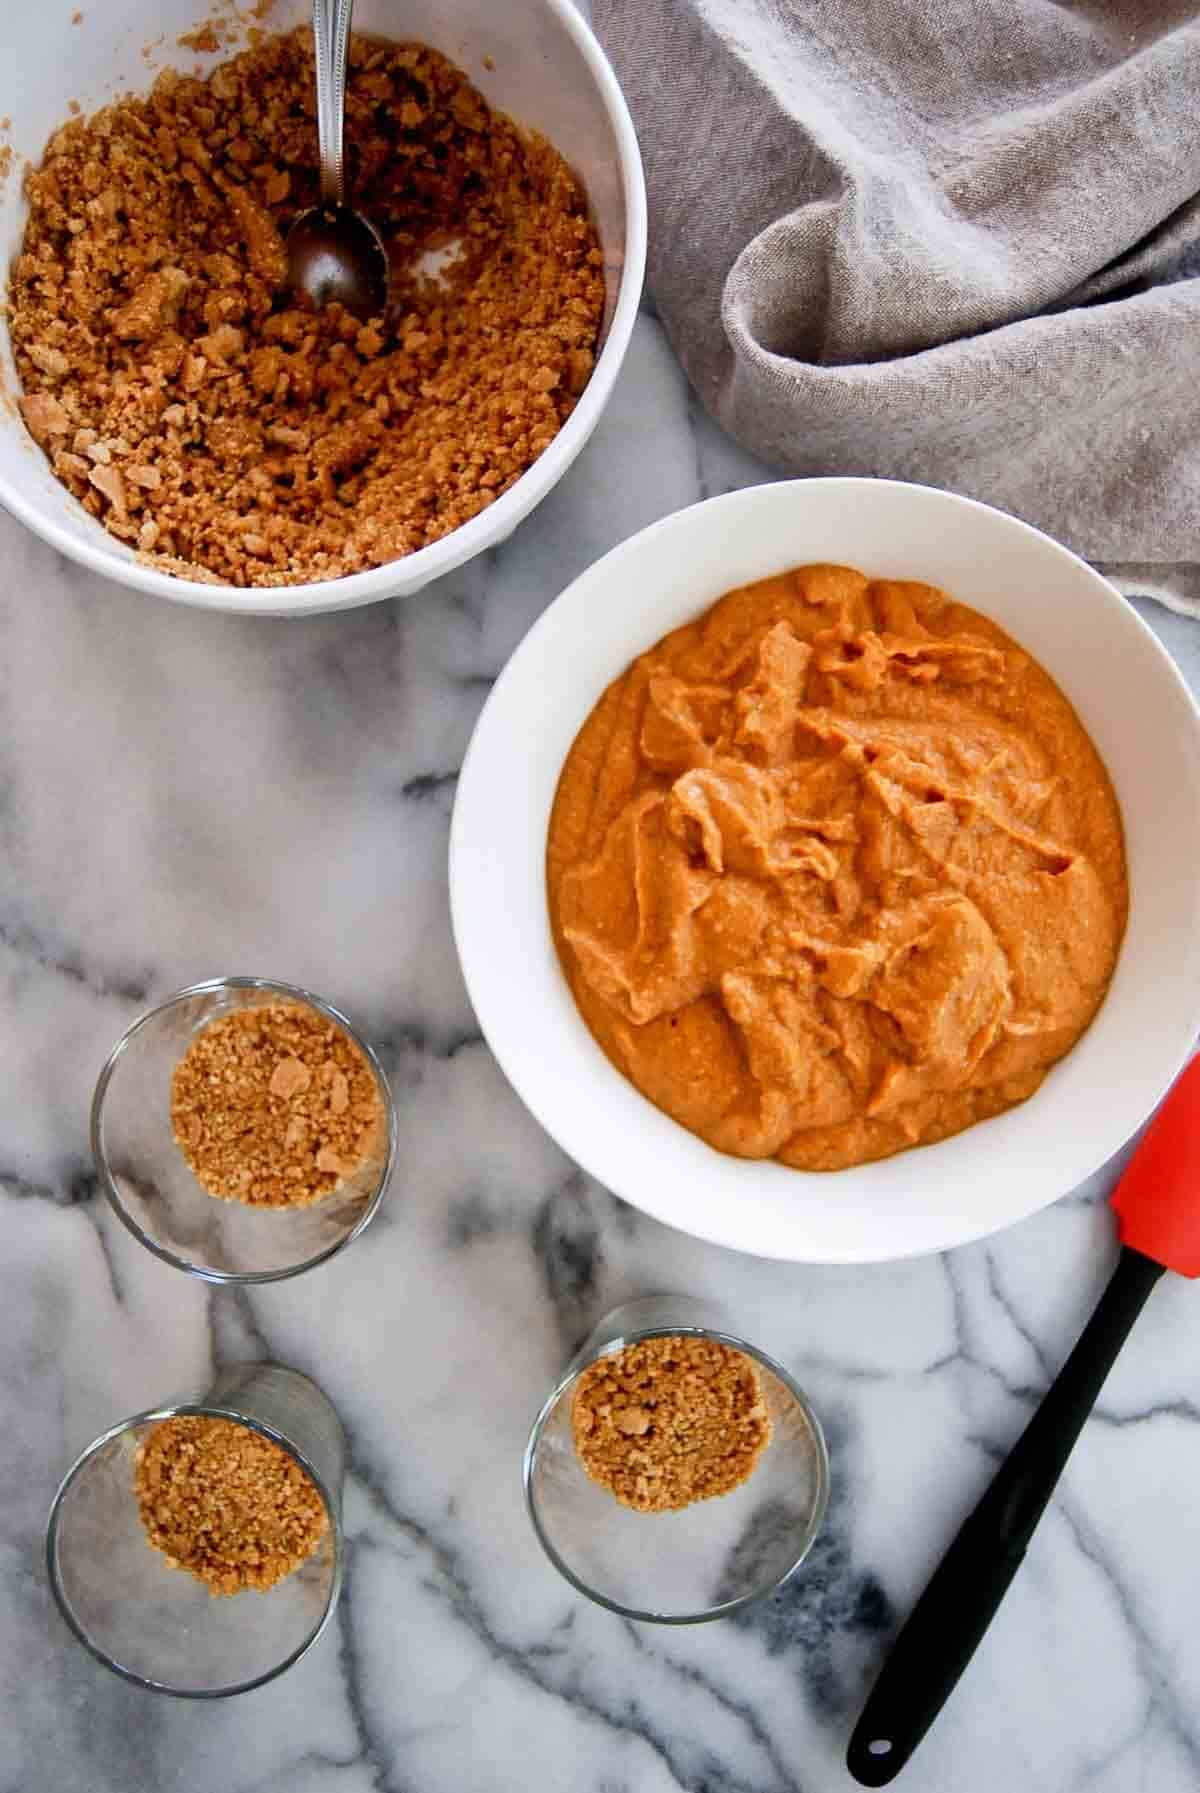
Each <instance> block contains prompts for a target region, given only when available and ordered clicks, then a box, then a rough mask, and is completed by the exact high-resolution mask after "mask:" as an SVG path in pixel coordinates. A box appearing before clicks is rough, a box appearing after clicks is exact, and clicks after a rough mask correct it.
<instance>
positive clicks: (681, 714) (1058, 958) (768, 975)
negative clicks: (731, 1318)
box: [547, 566, 1128, 1170]
mask: <svg viewBox="0 0 1200 1793" xmlns="http://www.w3.org/2000/svg"><path fill="white" fill-rule="evenodd" d="M547 874H548V889H549V900H550V911H551V917H552V921H553V926H554V933H555V939H556V941H557V945H558V950H559V954H560V956H561V959H562V963H563V968H564V970H565V972H566V975H567V979H568V981H569V983H570V986H571V989H572V992H573V993H574V997H575V1000H576V1002H577V1003H578V1005H579V1008H580V1010H581V1011H582V1014H583V1016H584V1019H585V1020H586V1021H587V1024H588V1026H589V1027H590V1028H591V1030H592V1033H593V1034H594V1035H595V1037H596V1039H597V1040H598V1042H599V1043H600V1045H601V1046H602V1047H603V1049H604V1051H605V1052H606V1053H607V1054H608V1056H609V1058H610V1059H611V1060H612V1061H613V1063H614V1064H615V1065H616V1066H617V1068H618V1069H619V1070H620V1071H622V1072H623V1073H624V1074H625V1076H626V1077H628V1078H629V1079H630V1080H631V1082H633V1083H634V1084H636V1085H637V1087H638V1089H639V1090H641V1091H642V1093H643V1094H644V1095H646V1096H648V1097H649V1099H650V1100H651V1101H652V1102H654V1103H655V1104H656V1105H657V1106H658V1107H659V1108H661V1109H663V1110H664V1111H665V1113H667V1114H669V1115H671V1116H673V1117H674V1119H675V1120H677V1121H679V1122H680V1123H681V1124H682V1125H683V1126H684V1127H688V1128H690V1129H691V1131H692V1132H693V1133H698V1134H699V1135H700V1137H701V1138H702V1139H705V1140H707V1141H708V1143H709V1144H710V1145H712V1146H715V1147H716V1148H717V1150H718V1151H721V1152H730V1153H733V1154H735V1155H737V1156H739V1157H743V1158H778V1159H779V1160H780V1161H781V1162H782V1163H783V1164H787V1165H792V1166H795V1167H796V1168H798V1169H802V1170H840V1169H843V1168H845V1167H846V1166H847V1165H852V1164H861V1163H864V1162H865V1161H867V1160H869V1159H875V1158H884V1157H887V1156H888V1155H889V1154H891V1153H893V1152H899V1151H903V1150H904V1149H905V1148H906V1147H909V1146H915V1145H923V1144H928V1143H930V1142H932V1141H934V1140H938V1139H944V1138H946V1137H947V1136H948V1135H949V1134H952V1133H958V1132H959V1131H961V1129H962V1128H964V1127H969V1126H971V1125H973V1123H974V1122H976V1121H980V1120H984V1119H986V1118H987V1117H988V1116H990V1115H995V1114H999V1113H1000V1112H1001V1111H1002V1110H1003V1109H1006V1108H1010V1107H1012V1106H1013V1105H1014V1104H1015V1103H1018V1102H1023V1101H1024V1100H1025V1099H1026V1098H1027V1097H1028V1096H1031V1095H1032V1094H1033V1092H1034V1091H1035V1090H1036V1089H1037V1087H1038V1085H1039V1084H1040V1083H1041V1081H1042V1079H1043V1077H1044V1076H1045V1075H1046V1072H1047V1070H1048V1069H1049V1068H1050V1066H1051V1065H1053V1064H1054V1063H1055V1061H1056V1060H1057V1059H1060V1058H1061V1057H1062V1056H1063V1054H1064V1053H1065V1052H1068V1051H1069V1050H1070V1049H1071V1047H1072V1046H1073V1045H1074V1044H1075V1042H1076V1041H1077V1040H1078V1038H1079V1036H1080V1035H1081V1034H1082V1033H1083V1031H1084V1029H1085V1028H1086V1027H1087V1025H1088V1023H1089V1022H1090V1021H1091V1019H1092V1017H1093V1016H1094V1014H1095V1013H1096V1010H1097V1009H1098V1007H1099V1006H1100V1003H1101V1001H1102V1000H1103V997H1104V993H1105V990H1106V988H1107V986H1108V982H1109V979H1110V977H1111V975H1112V970H1113V966H1114V964H1115V962H1116V957H1117V950H1118V947H1119V946H1120V942H1121V936H1122V934H1123V932H1124V928H1125V917H1126V911H1127V906H1128V893H1127V884H1126V874H1125V854H1124V842H1123V835H1122V828H1121V816H1120V811H1119V809H1118V807H1117V801H1116V797H1115V795H1114V793H1113V788H1112V784H1111V782H1110V781H1109V777H1108V774H1107V772H1106V771H1105V769H1104V766H1103V764H1102V763H1101V760H1100V757H1099V755H1098V754H1097V752H1096V749H1095V748H1094V747H1093V745H1092V743H1091V741H1090V740H1089V738H1088V736H1087V735H1086V734H1085V732H1084V730H1083V728H1082V726H1081V725H1080V722H1079V719H1078V717H1077V716H1076V715H1075V712H1074V711H1073V710H1072V708H1071V706H1070V704H1069V703H1068V702H1067V700H1066V698H1065V697H1064V696H1063V694H1062V692H1061V691H1060V690H1059V689H1058V687H1057V685H1055V684H1054V682H1053V680H1052V679H1051V678H1050V677H1049V675H1048V674H1047V673H1046V672H1044V671H1043V670H1042V668H1041V667H1040V666H1039V665H1038V664H1037V662H1036V661H1035V660H1033V659H1031V658H1030V656H1029V655H1028V654H1027V653H1025V652H1024V651H1023V650H1022V649H1021V648H1020V647H1018V646H1017V644H1016V643H1015V642H1014V641H1013V640H1011V638H1010V637H1009V636H1007V635H1006V634H1004V632H1003V631H1002V630H1000V629H999V628H997V627H996V625H995V624H994V623H991V622H989V621H988V620H987V618H986V617H984V616H981V615H979V614H978V612H976V611H974V610H970V609H967V608H966V607H965V606H964V605H962V604H956V603H955V602H954V601H953V599H951V598H950V597H948V596H947V595H946V594H945V593H944V592H941V591H938V590H936V589H935V588H934V587H932V586H928V585H917V584H911V583H904V582H900V581H895V580H889V579H875V580H871V579H867V578H865V577H864V576H863V575H862V574H861V573H857V572H854V571H853V570H852V569H851V568H849V567H837V566H808V567H800V568H798V569H797V570H795V571H793V572H789V573H785V574H782V575H780V576H779V577H777V578H772V579H766V580H763V581H762V582H761V583H759V584H757V585H752V586H747V587H745V588H744V589H741V590H737V591H731V592H729V593H727V594H726V596H725V597H723V598H721V599H720V600H719V602H718V603H717V604H715V605H714V606H713V608H712V609H711V610H709V611H708V612H707V613H706V614H705V615H704V616H702V617H701V618H700V619H699V621H697V622H694V623H690V624H688V625H687V626H686V627H685V628H682V629H677V630H676V631H675V632H674V634H671V635H668V636H667V637H666V638H665V640H663V641H661V642H659V644H658V645H657V647H654V648H651V650H650V651H649V652H648V653H646V654H643V655H641V657H640V658H639V659H637V660H635V661H634V663H633V665H632V666H631V667H630V668H629V669H628V671H627V672H626V673H625V674H624V675H623V677H621V678H619V679H618V680H617V681H616V683H615V684H613V685H611V686H610V687H609V689H608V690H607V691H606V692H605V694H604V696H603V697H602V698H601V700H600V702H599V703H598V704H597V706H596V708H595V709H594V710H593V711H592V713H591V715H590V716H589V717H588V720H587V721H586V723H585V724H584V726H583V728H582V729H581V731H580V733H579V735H578V737H577V738H576V740H575V743H574V745H573V747H572V749H571V752H570V754H569V755H568V757H567V761H566V764H565V766H564V768H563V772H562V777H561V779H560V781H559V786H558V794H557V797H556V799H555V804H554V811H553V815H552V817H551V822H550V835H549V843H548V853H547Z"/></svg>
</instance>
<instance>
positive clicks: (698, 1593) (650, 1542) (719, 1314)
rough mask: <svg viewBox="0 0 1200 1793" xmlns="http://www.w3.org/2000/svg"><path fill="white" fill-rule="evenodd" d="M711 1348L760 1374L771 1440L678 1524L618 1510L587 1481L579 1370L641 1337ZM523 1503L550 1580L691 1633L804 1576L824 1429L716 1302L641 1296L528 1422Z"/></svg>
mask: <svg viewBox="0 0 1200 1793" xmlns="http://www.w3.org/2000/svg"><path fill="white" fill-rule="evenodd" d="M681 1336H682V1337H685V1338H687V1337H696V1338H706V1339H716V1340H718V1341H719V1342H720V1343H721V1344H724V1345H729V1346H731V1347H732V1348H733V1349H734V1350H735V1351H742V1352H744V1353H745V1355H746V1356H747V1357H749V1358H752V1359H753V1361H754V1362H755V1363H756V1364H757V1365H758V1370H759V1375H760V1377H761V1380H762V1385H763V1394H764V1397H765V1400H766V1405H767V1411H768V1413H769V1415H770V1418H771V1422H772V1427H771V1439H770V1443H769V1444H768V1445H767V1448H766V1450H765V1451H764V1452H763V1454H762V1456H761V1458H760V1459H759V1461H758V1463H757V1465H756V1466H755V1469H754V1471H753V1473H752V1474H751V1475H750V1477H749V1478H748V1480H747V1481H745V1482H743V1483H742V1485H741V1487H740V1488H735V1489H734V1490H733V1491H732V1493H730V1494H726V1495H721V1496H718V1497H717V1498H715V1499H711V1500H701V1501H696V1502H695V1503H694V1504H693V1505H692V1506H689V1507H683V1508H681V1509H680V1510H678V1511H675V1512H666V1513H640V1512H636V1511H635V1510H634V1509H632V1508H631V1507H626V1506H623V1505H622V1504H621V1502H620V1501H618V1500H617V1499H615V1497H614V1496H613V1495H612V1494H610V1493H609V1491H608V1490H607V1489H606V1488H602V1487H600V1486H599V1484H598V1483H596V1482H593V1481H592V1480H591V1479H590V1477H589V1476H588V1475H587V1474H586V1473H585V1471H584V1468H583V1465H582V1463H581V1462H580V1460H579V1456H578V1453H577V1452H576V1449H575V1443H574V1438H573V1436H572V1430H571V1407H572V1403H573V1400H574V1396H575V1389H576V1386H577V1384H578V1381H579V1378H580V1376H581V1375H582V1373H583V1371H584V1370H586V1369H587V1368H588V1367H589V1365H591V1364H593V1363H595V1362H596V1360H597V1359H598V1358H600V1357H604V1356H608V1355H610V1354H613V1353H615V1352H618V1351H620V1350H622V1349H623V1348H624V1347H625V1346H626V1345H633V1344H637V1343H638V1342H639V1341H640V1340H642V1339H648V1338H677V1337H681ZM524 1475H525V1500H526V1504H527V1506H528V1509H529V1516H530V1518H531V1520H532V1521H533V1528H534V1530H535V1532H536V1533H537V1535H538V1538H539V1540H540V1542H541V1544H542V1548H543V1549H544V1550H545V1552H546V1555H547V1556H548V1557H549V1558H550V1561H551V1562H552V1563H553V1564H554V1566H555V1568H556V1569H557V1570H558V1571H559V1572H560V1573H561V1574H562V1575H565V1576H566V1578H567V1580H568V1581H569V1582H570V1583H571V1585H572V1586H573V1587H574V1588H577V1589H578V1591H579V1592H580V1593H581V1594H586V1595H587V1596H588V1598H589V1599H590V1600H595V1601H596V1602H597V1604H598V1605H600V1606H606V1607H607V1608H608V1609H609V1611H610V1612H616V1613H620V1614H621V1615H622V1616H623V1617H625V1618H628V1619H642V1620H648V1621H652V1622H654V1623H657V1624H661V1625H693V1624H697V1623H699V1622H701V1621H703V1620H706V1619H721V1618H726V1617H727V1616H728V1615H729V1614H730V1613H734V1612H737V1611H738V1610H739V1609H740V1608H741V1607H743V1606H747V1605H749V1603H750V1602H751V1601H752V1600H760V1599H762V1598H763V1596H764V1595H766V1594H770V1593H773V1592H774V1591H775V1589H776V1588H778V1587H780V1586H782V1584H783V1583H784V1582H785V1581H786V1580H787V1579H788V1577H789V1576H790V1575H791V1574H793V1573H794V1571H795V1570H796V1569H798V1568H799V1566H800V1564H801V1563H802V1562H803V1561H804V1558H805V1556H806V1555H807V1554H808V1551H809V1548H810V1546H811V1544H812V1541H813V1539H814V1538H815V1537H816V1535H817V1532H818V1530H819V1529H820V1525H821V1520H822V1518H823V1517H824V1513H825V1507H826V1505H827V1503H828V1500H829V1456H828V1452H827V1451H826V1448H825V1439H824V1435H823V1433H822V1431H821V1426H820V1422H819V1421H818V1419H817V1416H816V1414H815V1413H814V1412H813V1410H812V1408H811V1407H810V1406H809V1404H808V1402H807V1400H806V1399H805V1397H804V1395H803V1394H802V1392H801V1391H800V1389H799V1388H797V1386H796V1384H795V1383H794V1382H793V1380H792V1378H791V1377H790V1376H789V1375H788V1373H787V1371H786V1370H785V1369H783V1368H782V1367H781V1366H780V1365H779V1364H778V1363H776V1362H775V1361H774V1360H773V1359H772V1358H770V1357H768V1356H767V1355H766V1354H765V1353H764V1352H762V1351H760V1350H759V1349H758V1348H757V1346H755V1345H751V1344H749V1343H747V1341H746V1340H745V1339H742V1338H738V1337H736V1336H735V1334H734V1333H733V1332H732V1331H731V1330H730V1328H729V1326H728V1324H727V1320H726V1316H725V1314H724V1311H723V1310H722V1309H721V1308H719V1307H718V1306H717V1305H716V1304H715V1303H713V1302H707V1301H699V1300H695V1299H693V1298H692V1297H690V1296H686V1295H650V1296H645V1297H643V1298H642V1299H640V1300H638V1301H630V1302H627V1303H626V1304H625V1305H624V1306H623V1307H618V1308H614V1309H613V1311H612V1312H611V1313H609V1314H607V1315H605V1317H604V1319H603V1320H601V1321H600V1323H599V1325H598V1326H597V1327H596V1328H595V1330H594V1331H593V1332H592V1333H591V1335H590V1337H589V1338H588V1339H587V1340H586V1342H585V1343H584V1345H583V1347H582V1348H581V1349H580V1350H579V1351H578V1352H577V1353H576V1355H575V1356H574V1357H573V1358H572V1359H571V1362H570V1363H569V1364H568V1365H567V1368H566V1370H565V1372H564V1374H563V1376H562V1379H561V1380H560V1381H559V1382H558V1384H557V1385H556V1386H555V1388H554V1389H553V1390H552V1392H551V1394H550V1396H549V1399H548V1400H547V1401H546V1404H545V1406H544V1407H543V1408H542V1410H541V1412H540V1413H539V1414H538V1417H537V1419H536V1420H535V1421H534V1426H533V1431H532V1432H531V1433H530V1435H529V1443H528V1445H527V1446H526V1449H525V1464H524Z"/></svg>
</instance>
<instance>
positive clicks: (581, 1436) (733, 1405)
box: [571, 1336, 771, 1513]
mask: <svg viewBox="0 0 1200 1793" xmlns="http://www.w3.org/2000/svg"><path fill="white" fill-rule="evenodd" d="M571 1427H572V1431H573V1433H574V1437H575V1449H576V1450H577V1451H578V1453H579V1459H580V1462H581V1463H582V1464H583V1467H584V1469H585V1470H586V1471H587V1474H588V1475H589V1476H590V1477H591V1479H592V1480H593V1481H594V1482H599V1483H600V1485H601V1487H604V1488H607V1489H608V1490H609V1491H610V1492H611V1493H612V1494H614V1495H615V1496H616V1498H617V1499H618V1500H619V1501H621V1502H622V1503H623V1504H624V1505H625V1506H627V1507H635V1508H636V1509H637V1511H638V1512H640V1513H666V1512H672V1511H675V1510H676V1509H678V1508H680V1507H686V1506H690V1505H691V1503H692V1502H693V1501H697V1500H709V1499H711V1498H712V1497H713V1496H714V1495H718V1494H728V1493H730V1492H731V1490H732V1489H734V1488H737V1487H739V1486H740V1485H741V1483H743V1482H744V1481H745V1480H746V1479H747V1477H748V1476H750V1475H751V1474H752V1473H753V1471H754V1469H755V1467H756V1465H757V1463H758V1460H759V1458H760V1457H761V1456H762V1453H763V1451H764V1450H765V1449H766V1447H767V1444H768V1442H769V1440H770V1437H771V1421H770V1417H769V1415H768V1413H767V1408H766V1402H765V1401H764V1399H763V1391H762V1381H761V1379H760V1377H759V1372H758V1366H757V1365H756V1364H755V1363H754V1362H753V1361H752V1360H751V1359H750V1358H748V1357H747V1356H745V1354H744V1353H743V1352H741V1351H734V1350H732V1349H731V1348H730V1347H729V1346H728V1345H723V1344H720V1343H719V1342H718V1341H717V1340H715V1339H705V1338H693V1337H689V1336H683V1337H679V1338H654V1339H643V1340H642V1341H641V1342H640V1343H639V1344H636V1345H627V1346H626V1347H625V1349H624V1350H622V1351H619V1352H617V1353H616V1354H615V1355H613V1356H609V1357H601V1358H599V1359H598V1360H597V1362H596V1363H594V1364H591V1365H589V1367H588V1368H587V1369H586V1370H584V1372H583V1374H582V1375H581V1376H580V1378H579V1382H578V1384H577V1386H576V1389H575V1395H574V1399H573V1401H572V1407H571Z"/></svg>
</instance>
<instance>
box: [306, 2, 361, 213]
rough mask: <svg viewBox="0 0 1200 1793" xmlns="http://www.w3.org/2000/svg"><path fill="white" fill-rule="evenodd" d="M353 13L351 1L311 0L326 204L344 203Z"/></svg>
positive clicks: (318, 119) (319, 141)
mask: <svg viewBox="0 0 1200 1793" xmlns="http://www.w3.org/2000/svg"><path fill="white" fill-rule="evenodd" d="M353 14H354V0H313V44H314V48H315V51H316V63H317V141H318V144H319V147H320V153H321V203H322V204H323V205H329V206H340V205H344V204H345V202H346V166H345V158H344V155H343V150H342V137H343V127H344V125H345V119H346V56H347V52H348V49H349V44H350V21H351V18H352V17H353Z"/></svg>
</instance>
